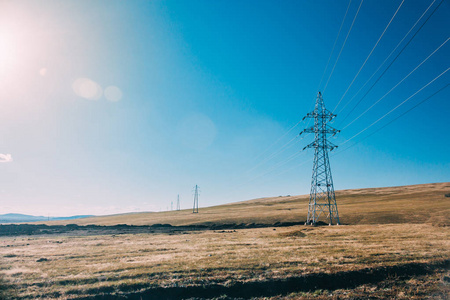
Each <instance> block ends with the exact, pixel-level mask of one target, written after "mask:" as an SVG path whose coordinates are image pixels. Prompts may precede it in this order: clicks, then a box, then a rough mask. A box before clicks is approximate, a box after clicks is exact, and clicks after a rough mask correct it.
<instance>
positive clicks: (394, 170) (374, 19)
mask: <svg viewBox="0 0 450 300" xmlns="http://www.w3.org/2000/svg"><path fill="white" fill-rule="evenodd" d="M440 2H441V1H435V2H433V1H405V2H404V3H403V4H401V3H402V1H399V0H396V1H387V0H385V1H374V0H365V1H364V2H363V3H362V4H361V6H360V3H361V2H360V1H358V0H353V1H352V2H351V3H350V5H349V2H347V1H325V0H323V1H282V2H280V1H223V0H218V1H39V2H36V1H2V2H1V3H0V103H1V107H2V109H1V110H0V154H1V155H0V160H1V161H2V162H3V163H0V181H1V186H0V197H1V201H0V213H9V212H18V213H29V214H40V215H52V216H59V215H73V214H110V213H120V212H129V211H159V210H166V209H167V208H170V202H171V201H174V202H175V201H176V197H177V194H179V195H180V200H181V207H182V208H189V207H192V202H193V196H192V188H193V187H194V186H195V184H198V185H199V186H200V188H201V195H200V200H199V205H200V207H202V206H211V205H217V204H221V203H228V202H234V201H240V200H246V199H252V198H258V197H266V196H278V195H288V194H291V195H295V194H307V193H308V192H309V188H310V181H311V169H312V157H313V154H314V153H313V150H308V151H303V152H300V153H299V151H300V150H301V149H302V148H303V147H304V146H305V145H307V144H308V143H309V142H310V141H311V140H312V136H306V137H304V138H303V139H300V138H296V139H294V138H295V136H296V135H297V134H298V133H299V132H300V131H301V130H302V129H303V128H305V127H306V126H307V125H308V124H307V122H302V123H300V124H298V125H297V126H296V127H295V128H292V126H294V125H295V124H297V123H298V122H299V121H300V120H301V119H302V118H303V116H304V115H305V114H306V113H308V112H309V111H310V110H312V108H313V104H314V101H315V97H316V94H317V92H318V90H321V91H323V96H324V101H325V104H326V105H327V107H328V108H329V109H330V110H334V108H335V107H336V105H337V104H338V103H339V101H340V99H341V98H342V101H341V102H340V104H339V106H338V107H336V112H339V114H338V117H337V118H336V121H335V122H334V123H333V126H334V127H336V128H338V129H342V128H343V127H345V126H346V125H347V124H348V123H350V122H351V121H352V120H354V119H355V118H356V117H358V116H359V115H360V114H361V113H362V112H364V111H365V110H366V109H367V108H369V107H370V106H371V105H372V104H373V103H375V102H376V101H378V100H379V99H380V98H382V97H383V96H384V95H385V94H386V93H387V92H388V91H389V90H390V89H392V88H393V87H394V86H395V85H397V84H398V83H399V82H400V81H401V80H402V79H403V78H405V76H407V74H408V73H410V72H411V71H412V70H413V69H414V68H416V67H417V66H418V65H419V64H420V63H421V62H422V61H424V60H425V59H426V58H427V57H428V56H429V55H430V54H431V53H433V51H435V50H436V49H437V48H438V47H439V46H440V45H442V44H443V46H442V47H441V48H439V49H438V50H437V51H436V52H435V53H434V54H433V55H432V56H431V57H430V58H429V59H428V60H426V61H425V62H424V63H423V64H422V65H421V66H420V67H419V68H417V70H416V71H414V72H413V73H412V74H411V75H410V76H408V77H407V78H406V79H405V80H404V81H403V82H402V83H400V84H399V85H398V86H397V87H396V88H395V89H393V90H392V92H390V93H389V94H388V95H386V96H385V97H384V98H383V99H381V100H380V102H379V103H378V104H377V105H375V106H374V107H373V108H372V109H370V110H369V111H367V113H366V114H364V116H362V117H361V118H360V119H358V120H356V121H355V122H354V123H352V124H351V125H350V126H348V127H346V128H345V130H343V131H342V132H341V133H340V134H339V135H338V136H335V137H333V138H332V139H331V141H332V142H333V143H334V144H336V145H341V144H342V147H340V148H338V149H337V150H335V151H333V153H335V154H333V155H331V158H330V160H331V166H332V173H333V178H334V184H335V189H336V190H339V189H349V188H364V187H381V186H395V185H406V184H418V183H430V182H444V181H449V179H450V171H449V170H450V168H449V167H450V159H449V157H448V149H449V146H450V145H449V138H448V137H449V135H448V128H449V121H448V120H449V119H448V114H449V112H450V103H449V101H448V100H449V98H450V88H446V89H444V90H442V91H441V92H439V93H438V94H437V95H435V96H434V97H432V98H430V99H429V100H427V101H426V102H424V103H423V104H421V105H420V106H418V107H417V108H416V109H414V110H412V111H410V112H409V113H407V114H406V115H404V116H403V117H401V118H399V119H398V120H397V121H395V122H393V123H392V124H390V125H389V126H387V127H386V128H384V129H382V130H380V131H379V132H377V133H376V134H374V135H372V136H370V137H368V138H366V139H364V138H365V136H367V135H369V134H371V133H372V132H374V131H375V130H377V129H378V128H380V127H381V126H383V125H385V124H386V123H388V122H389V121H391V120H393V119H394V118H395V117H397V116H399V115H400V114H402V113H404V112H405V111H407V110H408V109H410V108H411V107H413V106H414V105H416V104H417V103H419V102H421V101H422V100H424V99H426V98H427V97H428V96H430V95H432V94H433V93H435V92H436V91H438V90H439V89H441V88H442V87H444V86H445V85H446V84H448V83H449V81H450V74H449V72H445V71H446V70H447V69H448V68H449V65H450V60H449V57H450V45H449V44H450V43H446V41H447V40H448V38H449V33H450V18H449V15H450V5H449V3H448V2H445V1H444V2H443V3H442V4H441V5H440V6H439V8H438V9H437V10H436V12H435V13H434V14H433V15H432V16H431V17H430V19H429V20H428V21H427V23H426V24H425V25H424V26H423V28H422V29H421V30H420V31H419V33H417V35H416V36H415V37H414V39H413V40H412V41H411V43H410V44H409V45H408V47H407V48H405V50H404V51H403V52H402V53H401V55H400V56H399V57H398V58H397V60H396V61H395V62H394V63H393V64H392V66H391V67H390V68H389V70H388V71H387V72H386V73H385V75H384V76H383V77H382V78H381V79H380V80H379V82H378V83H377V84H376V85H375V86H374V87H373V89H372V90H371V91H370V92H369V93H368V94H367V96H366V97H365V98H364V99H363V100H362V101H361V103H360V104H359V105H358V106H357V107H356V108H355V109H354V111H353V112H352V113H351V114H350V115H349V116H348V118H346V119H345V120H343V118H344V116H345V115H347V114H348V112H350V110H351V108H352V107H353V106H354V104H356V103H357V102H358V100H359V99H360V98H361V97H362V95H364V93H365V92H366V91H367V90H368V88H369V87H370V86H371V85H372V83H373V82H374V81H375V80H376V78H378V76H379V75H380V74H381V72H382V71H383V70H384V69H385V67H386V66H387V65H388V64H389V63H390V62H391V61H392V59H393V58H394V57H395V56H396V55H397V54H398V53H399V51H400V49H402V47H403V46H404V45H405V44H406V42H407V41H408V40H409V39H410V37H411V36H412V34H414V32H416V30H417V29H418V28H419V27H420V26H421V25H422V24H423V22H424V21H425V19H426V18H427V17H428V16H429V15H430V14H431V13H432V11H433V10H434V9H435V8H436V7H437V6H438V5H439V3H440ZM400 5H401V6H400ZM430 5H431V7H430V8H429V10H428V11H427V13H426V14H425V16H424V17H423V18H422V19H421V20H420V21H419V23H418V25H417V26H416V27H415V28H414V29H413V30H412V33H410V34H409V35H408V36H407V37H406V39H405V41H404V42H403V43H402V44H401V45H400V46H399V48H398V49H397V50H396V51H395V52H394V54H393V56H391V58H390V59H388V61H387V63H386V64H384V65H383V66H382V67H381V69H380V71H379V72H378V73H376V75H375V76H374V77H373V79H372V80H371V81H369V83H368V84H367V86H365V87H364V88H363V89H362V90H361V92H360V93H358V94H357V92H358V90H359V89H360V88H361V87H362V86H363V84H364V83H365V82H366V81H367V80H368V79H369V78H370V76H371V75H372V74H373V73H374V72H375V70H376V69H377V68H378V67H379V66H380V64H381V63H382V62H383V61H384V60H385V59H386V57H387V56H388V55H389V53H390V52H391V51H392V50H393V49H394V47H395V46H396V45H397V44H398V43H399V42H400V40H401V39H402V38H403V37H404V35H405V34H406V33H407V32H408V30H410V28H411V27H412V26H413V24H414V23H415V22H416V21H417V20H418V19H419V17H420V16H421V15H422V14H423V13H424V11H425V10H426V9H427V8H428V7H429V6H430ZM359 6H360V10H359V12H358V15H357V16H356V19H355V21H354V25H353V27H352V30H351V32H350V33H349V34H348V39H347V41H346V43H345V45H344V47H343V48H342V52H341V55H340V57H339V60H338V61H337V63H336V66H335V68H334V71H333V73H332V75H331V76H330V73H331V70H332V68H333V65H334V63H335V62H336V58H337V56H338V53H339V51H340V50H341V47H342V45H343V42H344V39H345V37H346V35H347V33H348V32H349V28H350V25H351V23H352V21H353V18H354V17H355V15H356V12H357V10H358V7H359ZM399 6H400V8H399V9H398V7H399ZM347 7H348V13H347V17H346V19H345V21H344V23H343V26H342V31H341V33H340V35H339V38H338V39H337V41H336V47H335V49H334V51H333V53H332V55H331V57H330V54H331V51H332V48H333V45H334V42H335V39H336V36H337V34H338V31H339V28H340V25H341V22H342V20H343V18H344V15H345V13H346V10H347ZM397 9H398V12H397V14H396V15H395V18H394V19H393V20H392V22H391V24H390V25H389V27H388V29H387V30H386V32H385V34H384V35H383V37H382V38H381V39H380V41H379V43H378V45H377V47H376V48H375V49H374V50H373V52H372V54H371V56H370V57H369V59H368V60H367V62H366V64H365V65H364V67H363V68H362V69H361V71H360V73H359V75H358V76H357V77H356V79H355V80H354V83H353V84H352V85H351V86H350V88H349V89H348V91H347V93H345V92H346V90H347V88H348V87H349V85H350V84H351V82H352V80H353V78H354V77H355V75H356V74H357V73H358V70H359V69H360V68H361V66H362V65H363V63H364V61H365V60H366V58H367V57H368V55H369V53H370V52H371V50H372V48H373V47H374V45H375V43H376V42H377V40H378V39H379V37H380V35H381V34H382V32H383V31H384V29H385V28H386V26H387V24H388V23H389V21H390V20H391V18H392V17H393V15H394V13H395V12H396V10H397ZM329 57H330V58H331V59H330V63H329V65H328V66H327V61H328V59H329ZM325 70H326V71H325ZM441 73H444V74H443V75H441V76H440V77H439V78H437V79H436V80H435V81H433V82H432V83H430V84H429V85H428V86H427V87H425V88H424V89H423V90H422V91H420V92H419V93H417V95H416V96H414V97H411V98H410V99H409V100H408V101H407V102H405V103H404V105H402V106H400V107H399V108H398V109H396V110H395V111H393V112H392V113H391V114H389V115H388V116H386V117H385V118H384V119H382V120H381V121H379V122H378V123H376V124H375V125H373V126H372V127H370V128H369V129H367V130H366V131H364V132H363V133H361V134H360V135H358V136H356V137H355V138H354V139H352V140H351V141H348V142H346V141H347V140H348V139H350V138H351V137H353V136H354V135H355V134H358V133H359V132H360V131H361V130H363V129H365V128H366V127H367V126H369V125H370V124H372V123H373V122H375V121H376V120H377V119H378V118H380V117H382V116H383V115H384V114H386V113H387V112H388V111H390V110H391V109H393V108H394V107H396V106H397V105H398V104H400V103H401V102H402V101H404V100H405V99H407V98H408V97H409V96H411V95H412V94H414V93H415V92H416V91H418V90H419V89H421V88H422V87H423V86H425V85H426V84H428V83H429V82H430V81H432V80H433V79H434V78H436V77H437V76H438V75H440V74H441ZM322 76H323V78H324V79H323V81H322V84H321V85H320V86H319V83H320V81H321V78H322ZM328 78H329V80H328ZM327 81H328V84H327V86H326V89H325V90H324V87H325V83H326V82H327ZM344 93H345V96H344V97H342V96H343V95H344ZM355 95H356V96H355ZM354 96H355V97H354ZM353 97H354V98H353ZM351 99H353V100H352V102H350V103H349V104H347V103H348V101H350V100H351ZM342 108H344V109H342ZM341 109H342V111H340V110H341ZM289 130H290V131H289ZM290 141H291V142H290ZM289 142H290V143H289ZM354 142H357V144H356V145H354V146H352V145H353V143H354ZM285 145H286V146H285ZM283 146H285V147H283ZM348 146H352V147H351V148H348V150H345V151H342V150H344V149H346V148H347V147H348ZM280 149H281V150H280ZM340 152H342V153H340ZM337 201H338V204H339V199H337Z"/></svg>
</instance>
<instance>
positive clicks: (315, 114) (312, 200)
mask: <svg viewBox="0 0 450 300" xmlns="http://www.w3.org/2000/svg"><path fill="white" fill-rule="evenodd" d="M334 117H336V115H335V114H333V113H332V112H330V111H329V110H327V109H326V108H325V105H324V103H323V98H322V94H321V93H320V92H319V93H318V94H317V99H316V105H315V108H314V111H312V112H310V113H308V114H307V115H306V116H305V117H304V118H303V120H304V119H305V118H311V119H314V126H312V127H309V128H306V129H304V130H303V131H302V132H300V134H302V133H314V142H312V143H311V144H309V145H308V146H306V147H305V148H303V150H305V149H306V148H314V163H313V172H312V179H311V192H310V195H309V206H308V217H307V219H306V223H305V224H311V225H315V224H316V223H317V222H318V221H319V218H320V217H321V216H322V215H325V216H326V218H325V221H328V223H329V224H330V225H332V224H333V222H334V223H335V224H337V225H339V224H340V223H339V214H338V209H337V204H336V197H335V195H334V187H333V178H332V177H331V168H330V161H329V159H328V152H329V151H332V150H333V149H334V148H336V147H337V146H335V145H333V144H332V143H331V142H329V141H328V140H327V134H331V135H332V136H334V135H335V134H336V133H338V132H339V131H340V130H337V129H335V128H333V127H331V126H329V125H328V124H327V123H328V122H330V121H331V120H332V119H333V118H334Z"/></svg>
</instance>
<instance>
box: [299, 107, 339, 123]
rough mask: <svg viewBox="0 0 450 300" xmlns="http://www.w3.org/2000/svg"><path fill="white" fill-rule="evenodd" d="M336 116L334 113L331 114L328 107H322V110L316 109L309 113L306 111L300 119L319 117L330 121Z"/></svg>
mask: <svg viewBox="0 0 450 300" xmlns="http://www.w3.org/2000/svg"><path fill="white" fill-rule="evenodd" d="M335 117H336V114H333V113H332V112H331V111H329V110H328V109H324V110H322V111H320V110H319V111H318V110H317V109H315V110H313V111H312V112H310V113H307V114H306V116H304V117H303V119H302V121H303V120H305V119H308V118H310V119H314V118H319V119H325V120H326V121H331V120H332V119H334V118H335Z"/></svg>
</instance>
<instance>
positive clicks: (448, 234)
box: [0, 183, 450, 300]
mask: <svg viewBox="0 0 450 300" xmlns="http://www.w3.org/2000/svg"><path fill="white" fill-rule="evenodd" d="M449 192H450V183H439V184H427V185H416V186H406V187H395V188H380V189H361V190H348V191H339V192H338V194H337V201H338V206H339V209H340V215H341V216H342V222H343V223H344V224H345V225H342V226H318V227H311V226H304V225H295V226H287V227H270V226H269V227H265V228H251V229H236V230H211V229H205V230H182V231H172V230H168V231H167V232H165V233H161V232H149V233H138V234H127V233H121V232H120V231H119V230H118V231H117V233H116V234H111V233H108V234H98V235H57V234H52V235H45V234H43V235H30V236H25V235H22V236H8V237H2V238H1V239H0V257H1V260H0V272H1V274H2V275H3V281H2V286H0V297H3V298H5V299H7V298H11V299H272V300H275V299H449V298H450V270H449V266H450V229H449V228H450V227H449V225H450V224H449V217H448V216H449V213H450V198H448V197H445V196H444V195H445V194H446V193H449ZM306 199H307V197H306V196H300V197H276V198H266V199H256V200H251V201H246V202H241V203H234V204H229V205H223V206H218V207H210V208H203V209H200V213H199V214H192V213H190V212H188V211H179V212H165V213H142V214H128V215H116V216H108V217H100V218H92V219H82V220H76V223H78V224H80V225H83V224H100V225H114V224H121V223H128V224H137V225H142V224H156V223H170V224H172V225H192V224H206V225H208V224H232V223H234V224H241V223H245V224H249V223H259V224H273V223H276V222H298V221H303V220H304V219H305V217H306ZM70 222H71V223H75V221H73V220H72V221H70ZM58 223H61V222H58Z"/></svg>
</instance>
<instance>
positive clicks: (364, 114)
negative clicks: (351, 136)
mask: <svg viewBox="0 0 450 300" xmlns="http://www.w3.org/2000/svg"><path fill="white" fill-rule="evenodd" d="M448 40H450V38H447V39H446V40H445V42H443V43H442V44H441V45H440V46H439V47H437V48H436V50H434V51H433V52H432V53H431V54H430V55H428V57H427V58H425V59H424V60H423V61H422V62H421V63H420V64H419V65H418V66H417V67H415V68H414V69H413V70H412V71H411V72H409V74H408V75H406V76H405V77H404V78H403V79H402V80H400V82H398V83H397V84H396V85H395V86H394V87H393V88H391V89H390V90H389V91H388V92H387V93H386V94H384V95H383V96H382V97H381V98H380V99H378V100H377V101H376V102H375V103H374V104H372V105H371V106H370V107H369V108H368V109H366V110H365V111H364V112H363V113H361V114H360V115H359V116H358V117H356V118H355V119H354V120H353V121H351V122H350V123H348V124H347V125H346V126H345V127H344V128H342V130H344V129H345V128H347V127H348V126H350V125H351V124H353V123H354V122H355V121H356V120H358V119H359V118H361V117H362V116H363V115H365V114H366V113H367V112H368V111H369V110H371V109H372V107H374V106H375V105H376V104H378V103H379V102H380V101H381V100H383V99H384V97H386V96H387V95H389V94H390V93H391V92H392V91H393V90H394V89H395V88H397V86H399V85H400V84H401V83H402V82H403V81H405V80H406V79H407V78H408V77H409V76H410V75H411V74H412V73H414V72H415V71H416V70H417V69H418V68H419V67H420V66H421V65H422V64H423V63H425V62H426V61H427V60H428V59H429V58H430V57H431V56H433V54H434V53H436V52H437V51H438V50H439V49H440V48H441V47H442V46H444V45H445V44H446V43H447V42H448Z"/></svg>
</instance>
